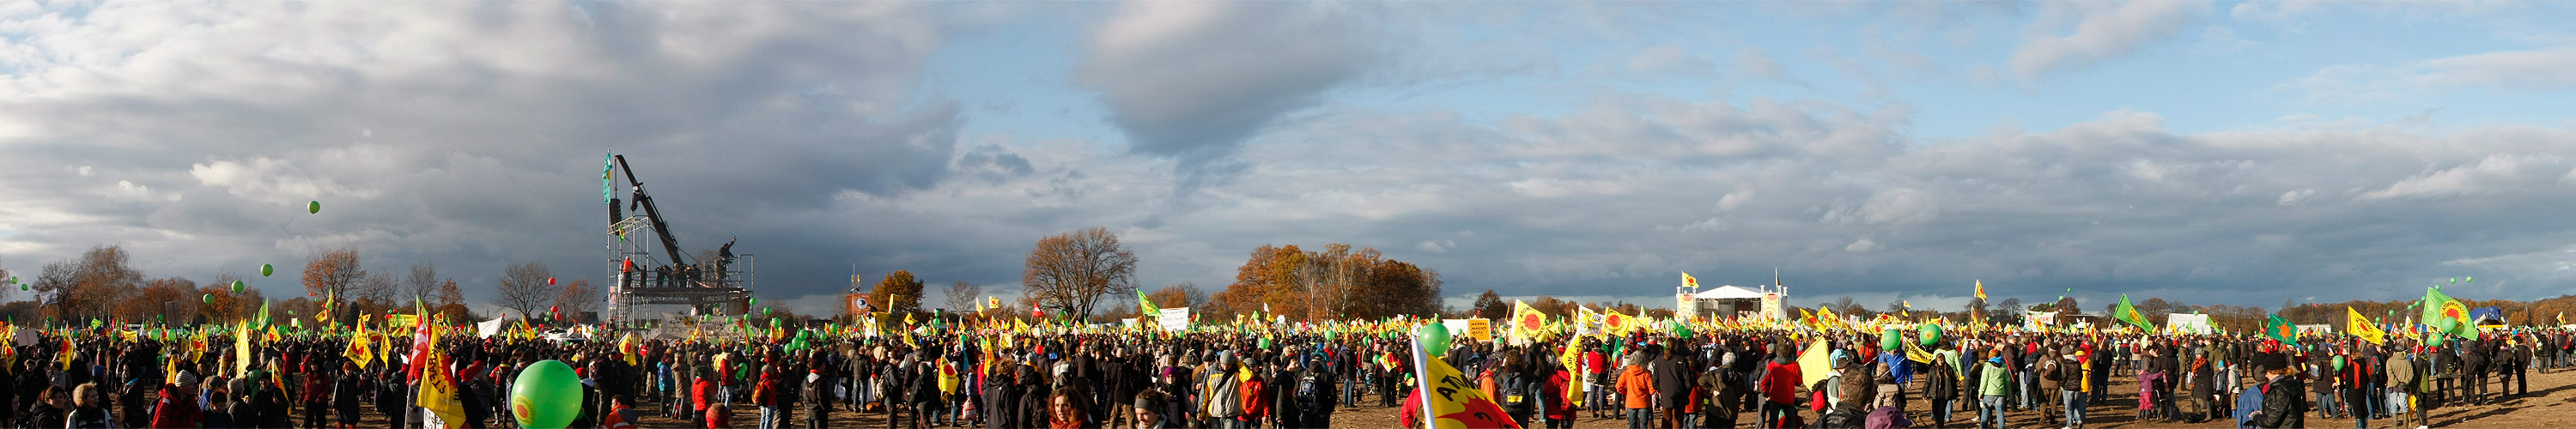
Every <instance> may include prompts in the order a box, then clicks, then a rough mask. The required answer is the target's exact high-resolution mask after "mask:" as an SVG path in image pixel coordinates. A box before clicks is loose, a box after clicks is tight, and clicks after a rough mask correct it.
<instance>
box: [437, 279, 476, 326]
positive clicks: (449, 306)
mask: <svg viewBox="0 0 2576 429" xmlns="http://www.w3.org/2000/svg"><path fill="white" fill-rule="evenodd" d="M430 304H431V305H435V306H436V307H432V308H434V309H435V311H437V312H438V314H442V315H446V316H447V318H448V319H451V320H452V319H457V318H462V317H465V316H466V315H467V314H468V313H472V312H473V311H472V309H471V308H468V307H466V306H465V292H464V291H462V290H458V289H457V288H456V279H447V280H443V281H440V282H439V283H438V299H437V300H436V301H432V302H431V303H430Z"/></svg>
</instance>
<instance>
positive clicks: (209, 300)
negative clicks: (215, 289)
mask: <svg viewBox="0 0 2576 429" xmlns="http://www.w3.org/2000/svg"><path fill="white" fill-rule="evenodd" d="M205 301H206V303H207V304H213V303H215V294H211V293H210V294H206V297H205Z"/></svg>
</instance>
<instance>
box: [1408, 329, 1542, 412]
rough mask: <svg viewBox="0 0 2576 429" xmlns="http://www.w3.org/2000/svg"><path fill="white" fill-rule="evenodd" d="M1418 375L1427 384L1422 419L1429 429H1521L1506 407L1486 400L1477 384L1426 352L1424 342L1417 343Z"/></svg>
mask: <svg viewBox="0 0 2576 429" xmlns="http://www.w3.org/2000/svg"><path fill="white" fill-rule="evenodd" d="M1413 365H1414V368H1419V370H1418V371H1420V372H1419V373H1417V374H1415V376H1416V377H1419V378H1420V379H1421V380H1423V383H1422V386H1421V387H1419V388H1420V389H1422V391H1421V392H1420V393H1421V394H1422V415H1423V416H1425V417H1426V418H1424V419H1422V423H1423V426H1426V427H1427V428H1428V429H1495V428H1519V427H1521V426H1520V424H1519V423H1517V422H1513V421H1512V417H1511V415H1510V414H1504V413H1503V406H1502V405H1500V404H1496V403H1494V400H1493V398H1487V397H1485V391H1484V390H1483V389H1480V388H1478V387H1477V386H1476V382H1475V381H1474V380H1470V379H1468V378H1467V376H1466V375H1465V374H1461V373H1459V372H1458V369H1457V368H1452V367H1450V366H1449V363H1448V362H1447V361H1442V360H1439V359H1432V358H1431V357H1430V356H1429V355H1427V354H1424V353H1423V352H1422V342H1421V341H1420V340H1416V341H1414V343H1413Z"/></svg>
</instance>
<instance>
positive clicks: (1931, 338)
mask: <svg viewBox="0 0 2576 429" xmlns="http://www.w3.org/2000/svg"><path fill="white" fill-rule="evenodd" d="M1915 330H1916V331H1919V332H1921V333H1922V334H1923V338H1921V339H1920V341H1922V342H1923V345H1926V346H1929V345H1933V344H1936V343H1940V342H1941V325H1934V324H1930V323H1925V324H1923V327H1921V328H1915Z"/></svg>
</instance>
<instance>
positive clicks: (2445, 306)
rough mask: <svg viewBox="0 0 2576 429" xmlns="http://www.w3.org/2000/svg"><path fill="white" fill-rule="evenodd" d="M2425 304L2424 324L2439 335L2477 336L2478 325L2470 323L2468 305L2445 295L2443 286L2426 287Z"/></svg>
mask: <svg viewBox="0 0 2576 429" xmlns="http://www.w3.org/2000/svg"><path fill="white" fill-rule="evenodd" d="M2423 304H2424V314H2423V320H2424V326H2425V327H2427V328H2430V329H2431V330H2432V333H2434V334H2437V336H2438V334H2450V335H2458V336H2462V337H2475V336H2477V334H2478V331H2477V327H2474V326H2470V325H2469V309H2468V306H2467V305H2465V304H2463V303H2461V302H2460V300H2457V299H2451V297H2450V296H2449V295H2443V294H2442V287H2441V286H2434V287H2430V288H2425V289H2424V301H2423ZM2432 341H2440V340H2432Z"/></svg>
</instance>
